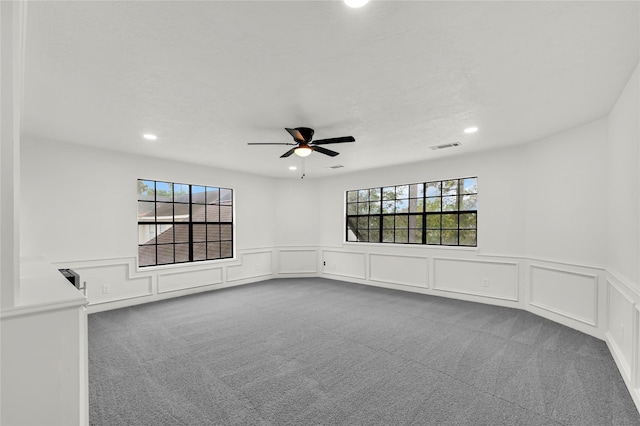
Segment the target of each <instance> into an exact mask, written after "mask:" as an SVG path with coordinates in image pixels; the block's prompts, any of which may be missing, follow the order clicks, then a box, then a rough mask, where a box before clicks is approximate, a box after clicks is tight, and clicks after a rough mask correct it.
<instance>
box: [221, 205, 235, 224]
mask: <svg viewBox="0 0 640 426" xmlns="http://www.w3.org/2000/svg"><path fill="white" fill-rule="evenodd" d="M232 220H233V207H231V206H220V222H231V221H232Z"/></svg>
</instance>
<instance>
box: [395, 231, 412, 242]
mask: <svg viewBox="0 0 640 426" xmlns="http://www.w3.org/2000/svg"><path fill="white" fill-rule="evenodd" d="M408 242H409V232H408V230H407V229H396V243H408Z"/></svg>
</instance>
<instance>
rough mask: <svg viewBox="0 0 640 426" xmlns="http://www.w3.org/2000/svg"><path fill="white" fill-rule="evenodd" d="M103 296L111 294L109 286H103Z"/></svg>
mask: <svg viewBox="0 0 640 426" xmlns="http://www.w3.org/2000/svg"><path fill="white" fill-rule="evenodd" d="M102 294H109V286H108V285H107V284H103V285H102Z"/></svg>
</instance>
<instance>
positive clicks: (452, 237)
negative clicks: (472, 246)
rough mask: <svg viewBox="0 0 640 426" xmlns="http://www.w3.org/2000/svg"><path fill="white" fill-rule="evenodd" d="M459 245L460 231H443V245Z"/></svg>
mask: <svg viewBox="0 0 640 426" xmlns="http://www.w3.org/2000/svg"><path fill="white" fill-rule="evenodd" d="M457 244H458V231H442V245H447V246H455V245H457Z"/></svg>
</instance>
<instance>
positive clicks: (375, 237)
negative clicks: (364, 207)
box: [369, 229, 380, 243]
mask: <svg viewBox="0 0 640 426" xmlns="http://www.w3.org/2000/svg"><path fill="white" fill-rule="evenodd" d="M369 241H371V242H372V243H379V242H380V230H379V229H369Z"/></svg>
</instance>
